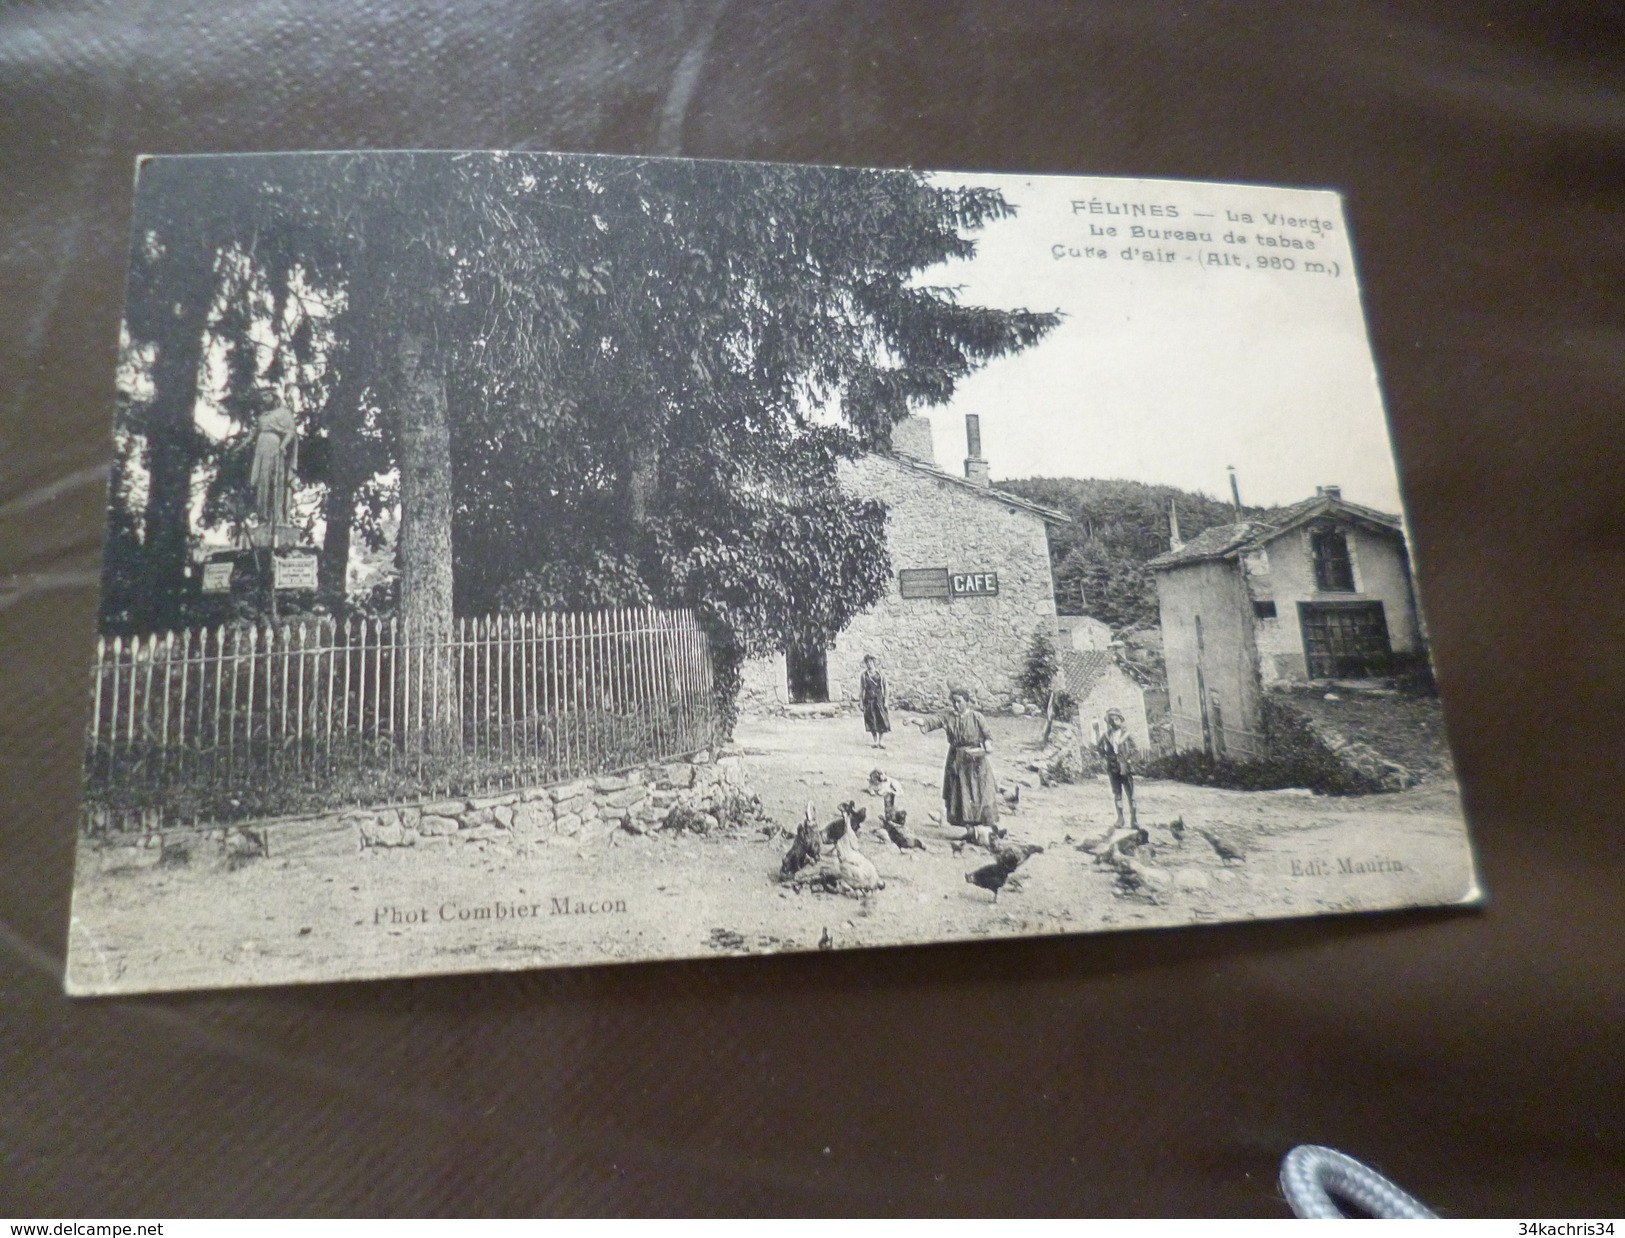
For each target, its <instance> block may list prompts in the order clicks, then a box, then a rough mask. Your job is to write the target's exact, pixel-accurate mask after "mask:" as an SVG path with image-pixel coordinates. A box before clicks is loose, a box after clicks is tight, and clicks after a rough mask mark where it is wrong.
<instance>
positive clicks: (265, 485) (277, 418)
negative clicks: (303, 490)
mask: <svg viewBox="0 0 1625 1238" xmlns="http://www.w3.org/2000/svg"><path fill="white" fill-rule="evenodd" d="M298 451H299V427H298V425H297V424H296V423H295V422H294V419H293V413H292V412H291V411H290V410H289V409H288V408H287V407H286V406H285V405H283V404H281V403H279V402H278V401H276V399H275V398H274V397H266V398H263V399H262V401H261V408H260V416H259V425H258V427H257V428H256V430H255V437H254V461H253V464H252V465H251V466H250V468H249V481H250V483H251V484H252V485H253V488H254V510H255V511H256V512H258V513H259V516H260V519H261V520H263V521H265V522H266V523H267V524H270V525H273V526H275V525H279V524H286V523H287V522H288V478H289V475H290V474H291V473H292V471H293V469H294V468H295V467H296V465H297V455H298Z"/></svg>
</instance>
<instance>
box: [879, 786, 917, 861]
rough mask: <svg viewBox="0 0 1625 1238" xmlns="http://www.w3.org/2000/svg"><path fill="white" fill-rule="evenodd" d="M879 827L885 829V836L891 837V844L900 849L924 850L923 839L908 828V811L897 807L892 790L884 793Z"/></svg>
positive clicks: (894, 793) (895, 797) (895, 796)
mask: <svg viewBox="0 0 1625 1238" xmlns="http://www.w3.org/2000/svg"><path fill="white" fill-rule="evenodd" d="M880 828H881V829H883V830H885V831H886V837H887V838H889V839H891V841H892V845H893V846H894V847H897V848H899V849H900V850H903V851H910V850H916V851H924V850H925V842H924V840H922V839H921V838H920V837H919V835H917V834H915V833H914V831H913V830H911V829H909V828H908V813H907V812H905V811H903V810H902V809H900V808H898V807H897V794H896V792H894V791H888V792H887V793H886V806H885V809H884V810H883V811H882V812H881V814H880Z"/></svg>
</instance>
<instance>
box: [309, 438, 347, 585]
mask: <svg viewBox="0 0 1625 1238" xmlns="http://www.w3.org/2000/svg"><path fill="white" fill-rule="evenodd" d="M333 446H334V455H335V456H336V455H337V454H338V450H339V444H338V442H337V441H335V442H334V445H333ZM355 492H356V484H355V482H354V480H353V479H352V478H351V477H349V476H348V475H340V473H339V472H338V470H337V469H334V470H333V471H332V472H331V473H330V474H329V475H328V479H327V497H326V498H325V499H324V500H323V502H322V520H323V522H324V523H325V525H326V532H324V533H323V534H322V556H321V560H320V562H319V563H318V564H317V567H316V595H317V596H318V597H320V598H321V599H322V600H323V601H324V602H326V603H327V606H328V609H329V610H331V611H332V612H333V613H334V614H335V615H338V614H342V613H344V611H345V609H346V607H347V606H348V603H349V594H348V587H349V580H350V536H351V534H352V533H353V532H354V530H355Z"/></svg>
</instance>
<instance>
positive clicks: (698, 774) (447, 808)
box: [339, 752, 746, 848]
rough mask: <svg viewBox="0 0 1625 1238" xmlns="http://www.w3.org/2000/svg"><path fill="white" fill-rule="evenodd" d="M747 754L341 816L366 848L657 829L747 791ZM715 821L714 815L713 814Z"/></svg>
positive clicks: (539, 839)
mask: <svg viewBox="0 0 1625 1238" xmlns="http://www.w3.org/2000/svg"><path fill="white" fill-rule="evenodd" d="M745 791H746V788H745V785H744V776H743V761H742V759H741V758H740V757H737V756H722V757H717V758H715V759H713V757H712V755H711V754H710V753H709V752H700V753H696V754H695V755H694V756H692V757H690V758H689V759H688V760H686V761H668V762H665V763H662V764H657V765H648V766H645V767H643V768H641V769H635V770H629V771H627V772H625V773H620V774H601V775H599V776H597V777H594V778H579V779H576V780H575V781H573V782H565V783H558V784H556V785H553V786H546V787H527V788H525V789H523V790H519V791H508V792H505V793H503V794H500V795H482V796H476V797H473V798H470V799H454V800H435V801H432V802H428V803H423V804H409V805H406V806H403V807H390V808H353V809H350V810H349V811H348V812H345V813H344V814H342V815H341V816H340V818H339V820H340V822H341V823H342V824H344V825H346V826H348V827H349V828H352V829H354V830H355V831H356V836H357V839H358V841H359V842H360V845H361V846H362V847H363V848H366V847H413V846H419V845H423V844H440V843H479V842H486V843H488V842H520V843H524V842H545V841H547V840H548V839H551V838H569V839H574V840H580V841H585V840H588V839H591V838H596V837H602V836H603V835H605V834H608V833H609V832H610V831H611V830H616V829H624V830H627V831H629V832H631V833H634V834H641V833H644V832H645V831H647V830H651V829H655V828H657V827H658V826H659V825H660V824H661V823H662V822H663V821H664V820H665V819H666V816H667V814H668V813H670V812H671V810H672V809H673V808H675V807H677V806H678V805H682V806H684V807H685V808H687V809H689V810H691V811H693V812H696V813H700V814H702V815H703V814H708V813H710V812H711V811H712V810H713V809H714V808H715V807H716V806H717V803H718V800H719V798H720V797H723V796H725V795H728V794H730V793H731V792H745ZM712 824H713V825H714V824H715V819H714V818H713V819H712Z"/></svg>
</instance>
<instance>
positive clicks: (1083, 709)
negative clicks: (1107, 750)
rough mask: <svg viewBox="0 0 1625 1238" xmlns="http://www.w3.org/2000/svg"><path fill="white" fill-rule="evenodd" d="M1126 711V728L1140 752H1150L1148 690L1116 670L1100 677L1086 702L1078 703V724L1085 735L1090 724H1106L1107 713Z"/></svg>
mask: <svg viewBox="0 0 1625 1238" xmlns="http://www.w3.org/2000/svg"><path fill="white" fill-rule="evenodd" d="M1110 709H1120V710H1122V711H1123V726H1124V728H1125V729H1126V730H1127V731H1128V733H1129V734H1130V735H1132V736H1133V737H1134V742H1135V743H1136V744H1138V745H1139V746H1140V751H1141V752H1143V753H1144V752H1150V750H1151V728H1150V726H1149V725H1148V723H1147V720H1146V714H1145V690H1144V689H1143V688H1141V687H1140V685H1139V684H1137V683H1135V682H1134V680H1132V679H1130V678H1129V677H1128V675H1127V674H1125V673H1124V672H1123V671H1120V670H1118V669H1116V668H1115V667H1114V668H1112V669H1111V670H1108V671H1107V672H1106V673H1105V674H1103V675H1101V677H1100V678H1099V679H1097V680H1096V681H1095V683H1094V686H1093V687H1091V688H1090V689H1089V696H1088V698H1087V699H1085V700H1082V701H1079V702H1078V723H1079V725H1080V727H1081V728H1082V730H1083V733H1084V734H1085V735H1088V734H1090V730H1089V727H1090V724H1091V723H1093V722H1095V721H1097V720H1099V721H1102V722H1103V721H1105V718H1106V711H1107V710H1110Z"/></svg>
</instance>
